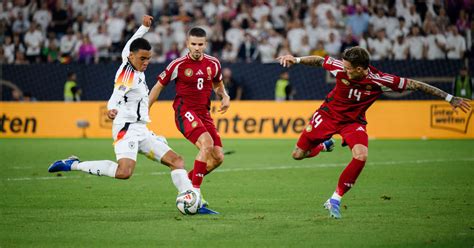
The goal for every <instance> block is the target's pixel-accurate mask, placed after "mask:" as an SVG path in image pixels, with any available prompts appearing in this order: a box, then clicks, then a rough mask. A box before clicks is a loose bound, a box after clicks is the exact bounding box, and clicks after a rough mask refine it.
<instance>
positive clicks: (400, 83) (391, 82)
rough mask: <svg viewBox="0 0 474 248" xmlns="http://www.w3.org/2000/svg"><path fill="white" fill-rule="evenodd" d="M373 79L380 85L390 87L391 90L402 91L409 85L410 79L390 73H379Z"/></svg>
mask: <svg viewBox="0 0 474 248" xmlns="http://www.w3.org/2000/svg"><path fill="white" fill-rule="evenodd" d="M372 80H373V81H375V82H376V83H377V84H379V85H382V86H385V87H387V88H389V89H390V90H393V91H397V92H402V91H404V90H405V89H406V87H407V80H408V79H406V78H403V77H399V76H396V75H391V74H388V73H378V74H376V75H375V76H373V77H372ZM382 88H384V87H382Z"/></svg>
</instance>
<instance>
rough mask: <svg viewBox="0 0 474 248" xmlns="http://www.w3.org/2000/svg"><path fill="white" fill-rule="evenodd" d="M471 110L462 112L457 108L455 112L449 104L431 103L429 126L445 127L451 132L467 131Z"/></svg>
mask: <svg viewBox="0 0 474 248" xmlns="http://www.w3.org/2000/svg"><path fill="white" fill-rule="evenodd" d="M471 115H472V111H470V112H469V113H464V112H462V111H461V110H459V109H458V111H457V113H456V112H454V111H453V108H452V107H451V105H449V104H432V105H431V127H432V128H437V129H446V130H450V131H453V132H459V133H467V129H468V127H469V120H470V119H471Z"/></svg>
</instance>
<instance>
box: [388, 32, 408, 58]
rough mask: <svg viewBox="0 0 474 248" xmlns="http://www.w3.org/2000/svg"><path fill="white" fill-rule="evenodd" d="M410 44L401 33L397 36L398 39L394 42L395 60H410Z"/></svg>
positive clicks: (393, 52)
mask: <svg viewBox="0 0 474 248" xmlns="http://www.w3.org/2000/svg"><path fill="white" fill-rule="evenodd" d="M408 46H409V45H408V42H407V41H406V39H405V36H404V35H403V34H401V33H399V34H398V35H397V38H396V39H395V41H394V42H393V49H392V54H393V59H394V60H406V59H408V53H409V50H408Z"/></svg>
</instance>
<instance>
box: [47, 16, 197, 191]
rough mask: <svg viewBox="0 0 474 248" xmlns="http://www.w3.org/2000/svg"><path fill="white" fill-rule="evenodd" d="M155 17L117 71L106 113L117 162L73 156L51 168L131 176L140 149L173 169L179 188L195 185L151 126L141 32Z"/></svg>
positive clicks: (147, 57) (133, 41)
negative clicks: (149, 126)
mask: <svg viewBox="0 0 474 248" xmlns="http://www.w3.org/2000/svg"><path fill="white" fill-rule="evenodd" d="M152 21H153V17H151V16H148V15H145V16H144V17H143V24H142V26H141V27H140V28H139V29H138V30H137V32H136V33H135V34H134V35H133V36H132V38H130V40H129V41H128V42H127V44H126V45H125V47H124V49H123V51H122V65H121V66H120V68H119V69H118V71H117V74H116V75H115V87H114V92H113V94H112V96H111V97H110V100H109V102H108V104H107V108H108V113H107V116H108V117H109V118H110V119H112V120H113V127H112V134H113V138H114V148H115V154H116V157H117V162H118V163H115V162H113V161H109V160H98V161H80V160H79V159H78V158H77V157H74V156H72V157H70V158H67V159H63V160H58V161H56V162H54V163H53V164H52V165H51V166H50V167H49V169H48V171H49V172H57V171H71V170H78V171H84V172H86V173H89V174H93V175H97V176H109V177H113V178H117V179H128V178H130V177H131V176H132V174H133V170H134V168H135V165H136V160H137V153H138V152H140V153H142V154H144V155H146V156H147V157H148V158H150V159H151V160H154V161H157V162H161V163H162V164H164V165H166V166H168V167H169V168H170V169H171V179H172V181H173V184H174V185H175V186H176V188H177V189H178V191H179V192H183V191H186V190H191V189H192V188H193V186H192V185H191V181H190V180H189V179H188V176H187V172H186V170H184V161H183V159H182V157H181V156H179V155H178V154H176V153H175V152H174V151H173V150H171V148H170V147H169V146H168V144H167V142H166V139H164V138H163V137H159V136H156V135H155V134H154V133H153V132H151V131H150V130H148V128H147V127H146V124H147V123H148V122H150V119H149V115H148V92H149V90H148V86H147V84H146V82H145V73H144V72H145V70H146V68H147V66H148V64H149V62H150V59H151V54H152V53H151V46H150V44H149V43H148V41H147V40H145V39H143V38H142V36H143V35H144V34H145V33H146V32H147V31H148V29H149V28H150V26H151V23H152Z"/></svg>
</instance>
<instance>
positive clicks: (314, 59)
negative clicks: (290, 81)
mask: <svg viewBox="0 0 474 248" xmlns="http://www.w3.org/2000/svg"><path fill="white" fill-rule="evenodd" d="M300 59H301V60H300V63H301V64H303V65H309V66H316V67H322V66H323V63H324V58H323V57H321V56H306V57H301V58H300Z"/></svg>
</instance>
